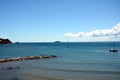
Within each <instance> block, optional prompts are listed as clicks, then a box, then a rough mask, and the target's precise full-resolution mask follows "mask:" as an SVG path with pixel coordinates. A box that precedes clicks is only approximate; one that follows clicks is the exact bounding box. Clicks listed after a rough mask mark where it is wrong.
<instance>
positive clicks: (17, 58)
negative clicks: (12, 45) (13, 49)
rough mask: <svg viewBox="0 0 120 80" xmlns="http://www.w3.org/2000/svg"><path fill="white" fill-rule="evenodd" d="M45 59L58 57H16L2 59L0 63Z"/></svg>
mask: <svg viewBox="0 0 120 80" xmlns="http://www.w3.org/2000/svg"><path fill="white" fill-rule="evenodd" d="M44 58H57V56H56V55H44V56H26V57H15V58H2V59H0V63H4V62H10V61H22V60H31V59H44Z"/></svg>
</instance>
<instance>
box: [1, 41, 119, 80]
mask: <svg viewBox="0 0 120 80" xmlns="http://www.w3.org/2000/svg"><path fill="white" fill-rule="evenodd" d="M115 44H116V49H118V50H119V51H120V42H116V43H115ZM111 48H112V43H111V42H99V43H97V42H89V43H87V42H86V43H20V44H11V45H0V58H8V57H18V56H31V55H33V56H34V55H57V56H58V58H53V59H38V60H26V61H14V62H7V63H0V80H119V79H120V52H117V53H110V52H109V49H111ZM17 66H19V67H20V68H16V67H17ZM8 67H13V68H14V69H7V68H8Z"/></svg>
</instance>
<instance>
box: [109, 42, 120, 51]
mask: <svg viewBox="0 0 120 80" xmlns="http://www.w3.org/2000/svg"><path fill="white" fill-rule="evenodd" d="M109 51H110V52H118V50H117V49H115V43H114V42H113V48H112V49H110V50H109Z"/></svg>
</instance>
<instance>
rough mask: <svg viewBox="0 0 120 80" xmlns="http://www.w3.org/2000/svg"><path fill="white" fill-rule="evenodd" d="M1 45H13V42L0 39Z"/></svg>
mask: <svg viewBox="0 0 120 80" xmlns="http://www.w3.org/2000/svg"><path fill="white" fill-rule="evenodd" d="M0 44H12V42H11V41H10V40H9V39H2V38H0Z"/></svg>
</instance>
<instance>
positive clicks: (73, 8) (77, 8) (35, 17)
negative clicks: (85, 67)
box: [0, 0, 120, 42]
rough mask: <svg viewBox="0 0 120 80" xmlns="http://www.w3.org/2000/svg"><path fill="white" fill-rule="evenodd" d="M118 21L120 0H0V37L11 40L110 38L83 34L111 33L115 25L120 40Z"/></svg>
mask: <svg viewBox="0 0 120 80" xmlns="http://www.w3.org/2000/svg"><path fill="white" fill-rule="evenodd" d="M119 23H120V0H0V37H2V38H9V39H11V40H12V41H13V42H17V41H19V42H53V41H56V40H60V41H67V39H68V38H69V39H70V41H74V42H77V41H110V40H112V39H111V38H113V36H110V37H109V38H108V37H107V38H106V36H103V35H102V37H101V36H99V37H93V36H85V35H86V34H89V33H91V34H96V33H97V31H98V32H101V31H102V32H106V31H108V33H103V34H109V33H111V34H113V32H114V31H111V32H110V31H109V30H113V29H114V27H115V26H118V28H117V29H118V31H117V34H118V37H117V38H116V39H115V40H117V41H120V38H119V37H120V31H119V29H120V26H119V25H118V24H119ZM94 30H97V31H96V32H94ZM81 32H83V33H84V36H81V35H78V36H72V37H71V36H70V35H69V33H71V34H72V35H77V34H78V33H81ZM92 32H93V33H92ZM114 33H116V32H114ZM66 34H68V35H66ZM97 34H98V33H97ZM97 36H98V35H97Z"/></svg>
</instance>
